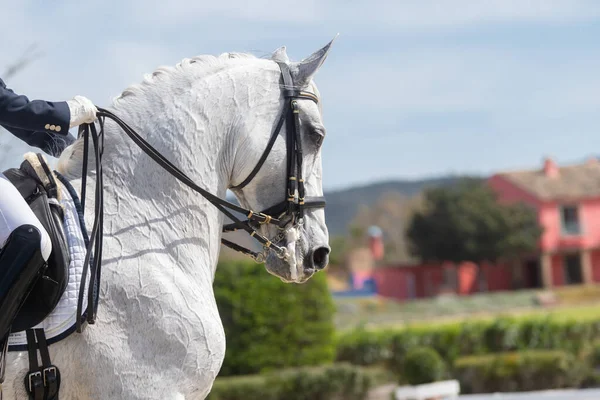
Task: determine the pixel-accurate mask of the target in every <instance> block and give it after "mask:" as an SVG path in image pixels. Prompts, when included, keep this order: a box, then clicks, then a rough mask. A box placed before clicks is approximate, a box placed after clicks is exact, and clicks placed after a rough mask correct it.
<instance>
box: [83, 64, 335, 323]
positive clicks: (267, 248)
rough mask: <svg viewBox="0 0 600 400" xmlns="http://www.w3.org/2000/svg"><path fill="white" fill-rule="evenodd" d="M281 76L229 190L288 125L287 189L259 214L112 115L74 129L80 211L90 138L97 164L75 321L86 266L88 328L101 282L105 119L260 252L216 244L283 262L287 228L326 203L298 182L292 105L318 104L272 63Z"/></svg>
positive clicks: (299, 155)
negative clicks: (270, 234) (270, 111)
mask: <svg viewBox="0 0 600 400" xmlns="http://www.w3.org/2000/svg"><path fill="white" fill-rule="evenodd" d="M277 64H278V65H279V68H280V70H281V74H282V78H283V86H284V89H283V95H284V97H285V99H286V100H285V104H284V107H283V110H282V112H281V115H280V117H279V119H278V122H277V124H276V126H275V128H274V130H273V133H272V134H271V138H270V139H269V142H268V144H267V147H266V148H265V150H264V152H263V154H262V156H261V157H260V159H259V161H258V163H257V164H256V166H255V167H254V169H253V170H252V172H251V173H250V174H249V175H248V177H246V179H244V181H242V182H241V183H240V184H238V185H236V186H233V187H231V188H230V189H233V190H240V189H243V188H244V187H245V186H246V185H248V183H250V182H251V181H252V179H254V177H255V176H256V175H257V173H258V172H259V170H260V169H261V167H262V166H263V164H264V163H265V161H266V159H267V157H268V155H269V153H270V152H271V149H272V148H273V145H274V144H275V140H276V139H277V137H278V136H279V132H280V131H281V128H282V127H283V124H284V122H287V127H286V132H287V137H286V145H287V183H286V196H285V199H284V200H283V201H281V202H280V203H278V204H276V205H274V206H272V207H270V208H268V209H266V210H263V211H261V212H256V211H253V210H249V209H246V208H243V207H240V206H238V205H236V204H233V203H231V202H228V201H226V200H223V199H221V198H219V197H217V196H215V195H213V194H212V193H210V192H208V191H207V190H205V189H203V188H202V187H200V186H198V185H197V184H196V183H194V182H193V181H192V180H191V179H190V178H189V177H188V176H187V175H185V174H184V173H183V172H182V171H181V170H179V168H177V167H176V166H175V165H173V164H172V163H171V162H170V161H169V160H167V159H166V158H165V157H164V156H163V155H162V154H160V153H159V152H158V151H157V150H156V149H155V148H154V147H152V146H151V145H150V144H149V143H148V142H146V141H145V140H144V139H143V138H142V137H141V136H140V135H139V134H138V133H137V132H135V130H133V128H131V127H130V126H129V125H127V124H126V123H125V122H124V121H122V120H121V119H120V118H119V117H117V116H116V115H114V114H113V113H112V112H110V111H108V110H105V109H103V108H98V113H97V114H96V115H97V118H98V125H99V127H100V130H99V132H98V131H97V130H96V126H95V124H85V125H81V126H80V128H79V137H82V136H83V140H84V154H83V170H82V182H81V206H82V209H85V192H86V177H87V164H88V152H89V138H90V137H91V139H92V142H93V144H94V150H95V158H96V159H95V164H96V188H95V189H96V193H95V201H94V203H95V204H94V224H93V227H92V231H91V234H90V237H89V241H88V246H87V251H86V257H85V261H84V268H83V271H82V276H81V286H80V290H79V298H78V302H77V315H78V316H80V315H82V313H81V311H82V306H83V291H84V288H85V281H86V278H87V272H88V266H90V282H89V285H88V301H87V310H86V319H87V322H88V323H90V324H93V323H94V322H95V319H96V312H97V306H98V295H99V293H98V290H99V288H98V285H99V282H100V268H101V259H102V242H103V232H102V231H103V229H102V226H103V214H104V200H103V193H102V187H103V178H102V155H103V153H104V134H103V133H104V122H105V118H109V119H111V120H113V121H114V122H115V123H116V124H117V125H119V126H120V127H121V129H123V131H124V132H125V133H126V134H127V135H128V136H129V137H130V138H131V139H132V140H133V141H134V142H135V144H137V145H138V147H140V149H141V150H142V151H144V152H145V153H146V154H147V155H148V156H149V157H150V158H152V159H153V160H154V161H155V162H156V163H157V164H159V165H160V166H161V167H162V168H163V169H165V170H166V171H167V172H169V173H170V174H171V175H173V176H174V177H175V178H176V179H178V180H179V181H181V182H182V183H184V184H185V185H186V186H188V187H189V188H191V189H192V190H194V191H195V192H197V193H199V194H200V195H202V196H203V197H204V198H206V199H207V200H208V201H209V202H210V203H211V204H213V205H214V206H215V207H216V208H217V209H218V210H219V211H221V212H222V213H223V214H225V215H226V216H227V217H228V218H229V219H231V220H232V221H233V222H232V223H230V224H227V225H224V226H223V232H232V231H236V230H240V229H241V230H244V231H246V232H247V233H249V234H250V236H252V237H253V238H255V239H256V240H257V241H258V242H259V243H260V244H261V245H262V246H263V250H262V252H260V253H258V252H254V251H252V250H250V249H248V248H246V247H243V246H240V245H238V244H236V243H233V242H231V241H229V240H226V239H221V242H222V244H223V245H225V246H228V247H230V248H232V249H233V250H236V251H239V252H241V253H244V254H246V255H248V256H250V257H252V258H253V259H254V260H255V261H256V262H259V263H262V262H265V260H266V257H267V255H268V253H269V252H273V253H274V254H275V255H276V256H277V257H278V258H281V259H285V260H287V259H288V257H289V254H288V252H287V249H286V248H285V247H283V246H279V245H278V243H279V242H280V241H281V240H282V239H283V237H284V235H285V232H286V229H287V228H289V227H295V226H298V225H300V224H302V221H303V218H304V212H305V210H307V209H315V208H324V207H325V198H324V197H323V196H320V197H311V198H306V197H305V189H304V179H303V176H302V161H303V152H302V137H301V135H300V109H299V107H298V102H297V100H299V99H307V100H312V101H314V102H315V103H317V104H318V98H317V96H316V95H314V94H313V93H310V92H306V91H302V90H298V89H295V88H294V82H293V79H292V76H291V74H290V70H289V67H288V65H287V64H285V63H280V62H277ZM232 211H233V212H238V213H242V214H244V215H246V219H245V220H243V221H242V220H240V219H238V218H236V217H235V215H233V213H232ZM262 225H275V226H276V227H277V228H278V230H279V234H278V235H277V236H276V237H275V238H274V239H269V238H267V237H265V236H263V235H261V234H260V233H259V232H258V231H259V229H260V227H261V226H262ZM92 252H94V253H95V256H94V261H93V263H92V262H91V261H90V260H91V256H92ZM82 322H84V321H82V319H81V318H77V331H78V332H81V331H82V327H81V325H82Z"/></svg>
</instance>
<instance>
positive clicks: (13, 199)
mask: <svg viewBox="0 0 600 400" xmlns="http://www.w3.org/2000/svg"><path fill="white" fill-rule="evenodd" d="M22 225H33V226H35V227H36V228H37V229H38V230H39V231H40V235H41V239H40V249H41V251H42V257H43V258H44V260H48V257H50V253H51V252H52V242H51V241H50V236H48V232H46V230H45V229H44V227H43V226H42V224H41V223H40V221H39V220H38V219H37V217H36V216H35V214H34V213H33V211H31V208H29V205H28V204H27V202H25V200H24V199H23V196H21V194H20V193H19V191H18V190H17V188H16V187H14V186H13V184H12V183H10V181H9V180H8V179H7V178H6V177H5V176H4V175H3V174H2V173H0V248H2V247H3V246H4V243H5V242H6V240H7V239H8V237H9V236H10V234H11V233H12V232H13V231H14V230H15V229H16V228H18V227H19V226H22Z"/></svg>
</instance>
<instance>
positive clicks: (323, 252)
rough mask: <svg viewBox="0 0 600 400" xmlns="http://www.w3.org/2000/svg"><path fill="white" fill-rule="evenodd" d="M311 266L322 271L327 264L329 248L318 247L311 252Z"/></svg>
mask: <svg viewBox="0 0 600 400" xmlns="http://www.w3.org/2000/svg"><path fill="white" fill-rule="evenodd" d="M312 260H313V266H314V267H315V268H316V269H323V268H325V267H326V266H327V264H328V263H329V248H328V247H319V248H318V249H316V250H314V251H313V256H312Z"/></svg>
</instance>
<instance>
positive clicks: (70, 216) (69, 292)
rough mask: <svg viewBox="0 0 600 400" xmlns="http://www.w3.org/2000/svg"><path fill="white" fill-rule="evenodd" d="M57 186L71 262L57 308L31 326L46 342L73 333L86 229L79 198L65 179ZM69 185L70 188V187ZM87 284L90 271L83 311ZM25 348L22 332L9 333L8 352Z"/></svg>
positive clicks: (84, 306) (83, 308) (25, 341)
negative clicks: (70, 190) (41, 331)
mask: <svg viewBox="0 0 600 400" xmlns="http://www.w3.org/2000/svg"><path fill="white" fill-rule="evenodd" d="M67 184H68V183H67ZM69 186H70V185H69ZM58 187H59V189H60V191H61V205H62V206H63V209H64V214H65V221H64V229H65V234H66V236H67V242H68V245H69V253H70V254H71V263H70V264H69V283H68V284H67V287H66V289H65V292H64V293H63V295H62V297H61V298H60V300H59V302H58V304H57V306H56V308H55V309H54V310H53V311H52V312H51V313H50V314H48V316H47V317H46V319H44V320H43V321H42V322H40V323H39V324H38V325H36V326H35V327H33V328H43V329H44V331H45V332H44V333H45V335H46V339H47V341H48V344H52V343H56V342H58V341H60V340H62V339H64V338H66V337H67V336H69V335H70V334H71V333H73V332H75V329H76V314H77V298H78V295H79V287H80V284H81V273H82V271H83V262H84V259H85V252H86V246H85V240H84V238H83V233H82V229H85V226H84V224H83V218H81V219H80V210H81V206H80V204H79V201H78V202H77V205H76V204H75V202H74V201H73V197H72V196H71V194H70V192H69V190H68V189H67V187H66V186H65V184H64V182H63V184H61V185H58ZM70 188H71V189H72V187H70ZM73 193H75V192H73ZM88 272H89V271H88ZM88 284H89V273H88V277H87V278H86V284H85V288H84V295H83V307H82V311H85V309H86V307H87V287H88ZM24 350H27V337H26V334H25V331H21V332H14V333H11V334H10V336H9V338H8V351H24Z"/></svg>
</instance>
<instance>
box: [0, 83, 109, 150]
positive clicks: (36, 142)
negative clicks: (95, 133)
mask: <svg viewBox="0 0 600 400" xmlns="http://www.w3.org/2000/svg"><path fill="white" fill-rule="evenodd" d="M97 111H98V110H97V109H96V107H95V106H94V104H93V103H92V102H91V101H90V100H89V99H87V98H85V97H82V96H75V97H74V98H73V99H72V100H69V101H59V102H50V101H44V100H31V101H30V100H29V99H28V98H27V97H25V96H22V95H18V94H16V93H14V92H13V91H12V90H10V89H8V88H7V87H6V84H5V83H4V82H3V81H2V79H0V125H1V126H3V127H4V128H6V129H7V130H8V131H9V132H11V133H12V134H13V135H15V136H16V137H18V138H19V139H21V140H23V141H24V142H25V143H27V144H29V145H31V146H34V147H38V148H40V149H42V150H43V151H44V152H46V153H47V154H50V155H52V156H55V157H58V156H59V155H60V153H62V151H63V150H64V149H65V147H67V146H68V145H70V144H71V143H73V141H74V140H75V138H74V137H73V136H71V135H69V128H72V127H74V126H77V125H80V124H82V123H92V122H93V121H94V120H95V119H96V112H97Z"/></svg>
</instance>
